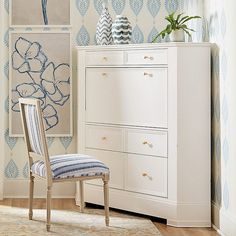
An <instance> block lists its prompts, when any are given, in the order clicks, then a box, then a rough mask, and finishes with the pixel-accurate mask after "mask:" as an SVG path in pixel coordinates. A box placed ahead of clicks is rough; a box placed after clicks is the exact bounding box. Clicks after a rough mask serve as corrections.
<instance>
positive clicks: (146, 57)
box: [144, 56, 154, 61]
mask: <svg viewBox="0 0 236 236" xmlns="http://www.w3.org/2000/svg"><path fill="white" fill-rule="evenodd" d="M144 59H145V60H146V59H149V60H151V61H153V59H154V58H153V57H152V56H144Z"/></svg>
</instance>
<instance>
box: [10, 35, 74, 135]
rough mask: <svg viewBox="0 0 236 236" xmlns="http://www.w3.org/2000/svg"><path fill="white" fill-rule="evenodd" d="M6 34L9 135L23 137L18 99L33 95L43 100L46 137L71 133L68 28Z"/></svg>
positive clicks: (70, 63) (70, 56)
mask: <svg viewBox="0 0 236 236" xmlns="http://www.w3.org/2000/svg"><path fill="white" fill-rule="evenodd" d="M9 34H10V35H9V58H10V60H9V135H10V136H11V137H23V130H22V126H21V122H20V112H19V109H18V99H19V98H20V97H28V98H29V97H33V98H38V99H40V100H41V101H42V110H43V113H44V125H45V129H46V135H47V137H71V136H72V135H73V112H72V103H73V97H72V50H71V32H70V31H48V32H42V31H29V32H27V31H11V32H10V33H9Z"/></svg>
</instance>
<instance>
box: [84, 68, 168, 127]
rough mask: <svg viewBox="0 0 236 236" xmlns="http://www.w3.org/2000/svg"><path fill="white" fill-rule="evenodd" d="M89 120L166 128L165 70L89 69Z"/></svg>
mask: <svg viewBox="0 0 236 236" xmlns="http://www.w3.org/2000/svg"><path fill="white" fill-rule="evenodd" d="M86 121H87V122H95V123H103V124H119V125H132V126H145V127H162V128H166V127H167V69H166V68H87V70H86Z"/></svg>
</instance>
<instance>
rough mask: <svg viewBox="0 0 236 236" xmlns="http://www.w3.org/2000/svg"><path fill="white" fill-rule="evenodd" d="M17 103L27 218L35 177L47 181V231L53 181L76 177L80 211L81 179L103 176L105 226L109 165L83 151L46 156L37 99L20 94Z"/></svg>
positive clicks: (74, 179) (107, 217) (82, 205)
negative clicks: (24, 150) (27, 179)
mask: <svg viewBox="0 0 236 236" xmlns="http://www.w3.org/2000/svg"><path fill="white" fill-rule="evenodd" d="M19 104H20V111H21V118H22V124H23V132H24V137H25V142H26V147H27V154H28V161H29V167H30V168H29V172H30V173H29V177H30V183H29V219H30V220H32V217H33V191H34V179H35V177H36V178H40V179H43V180H45V181H46V184H47V201H46V208H47V223H46V229H47V231H50V225H51V220H50V219H51V193H52V187H53V184H54V183H59V182H65V181H79V183H80V211H81V212H83V209H84V196H83V194H84V191H83V181H84V180H91V179H99V178H100V179H102V180H103V190H104V208H105V223H106V226H109V190H108V182H109V168H108V167H107V166H106V165H105V164H104V163H102V162H101V161H99V160H97V159H95V158H94V157H92V156H88V155H84V154H66V155H57V156H49V154H48V146H47V142H46V135H45V129H44V123H43V113H42V110H41V106H40V100H38V99H32V98H20V99H19Z"/></svg>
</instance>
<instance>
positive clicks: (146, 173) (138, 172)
mask: <svg viewBox="0 0 236 236" xmlns="http://www.w3.org/2000/svg"><path fill="white" fill-rule="evenodd" d="M125 189H126V190H129V191H134V192H139V193H144V194H150V195H155V196H160V197H167V159H166V158H161V157H152V156H141V155H133V154H129V155H128V159H127V169H126V178H125Z"/></svg>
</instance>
